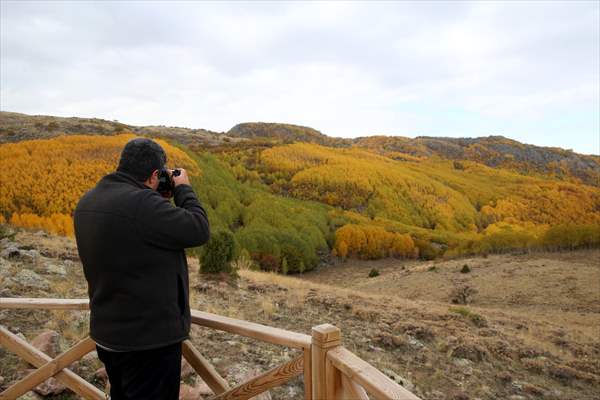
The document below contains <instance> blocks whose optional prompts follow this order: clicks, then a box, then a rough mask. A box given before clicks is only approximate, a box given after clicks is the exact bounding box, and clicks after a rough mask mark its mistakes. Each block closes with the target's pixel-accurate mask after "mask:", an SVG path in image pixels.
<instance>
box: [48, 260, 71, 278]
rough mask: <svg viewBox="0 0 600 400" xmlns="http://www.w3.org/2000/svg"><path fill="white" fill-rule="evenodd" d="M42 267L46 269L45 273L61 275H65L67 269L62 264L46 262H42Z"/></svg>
mask: <svg viewBox="0 0 600 400" xmlns="http://www.w3.org/2000/svg"><path fill="white" fill-rule="evenodd" d="M44 268H45V269H46V273H48V274H54V275H61V276H66V275H67V270H66V269H65V267H63V266H62V265H56V264H50V263H46V264H44Z"/></svg>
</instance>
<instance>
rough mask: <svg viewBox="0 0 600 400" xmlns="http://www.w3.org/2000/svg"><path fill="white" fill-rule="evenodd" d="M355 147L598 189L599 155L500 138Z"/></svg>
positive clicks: (377, 141) (373, 142)
mask: <svg viewBox="0 0 600 400" xmlns="http://www.w3.org/2000/svg"><path fill="white" fill-rule="evenodd" d="M354 143H355V145H357V146H360V147H365V148H368V149H371V150H375V151H377V152H379V153H381V154H384V155H388V156H390V157H392V158H396V157H400V158H402V157H403V156H404V157H405V155H410V156H413V157H418V158H430V157H432V156H438V157H441V158H444V159H447V160H458V161H461V160H469V161H475V162H478V163H482V164H485V165H487V166H489V167H494V168H505V169H509V170H511V171H515V172H518V173H521V174H526V175H527V174H539V175H545V176H551V177H554V178H557V179H561V180H570V179H573V180H575V181H576V182H579V181H580V182H583V183H585V184H587V185H593V186H600V156H598V155H583V154H577V153H575V152H573V151H571V150H564V149H561V148H554V147H540V146H533V145H530V144H524V143H520V142H517V141H516V140H511V139H508V138H505V137H503V136H488V137H481V138H444V137H439V138H436V137H417V138H414V139H409V138H402V137H390V136H369V137H362V138H357V139H355V140H354Z"/></svg>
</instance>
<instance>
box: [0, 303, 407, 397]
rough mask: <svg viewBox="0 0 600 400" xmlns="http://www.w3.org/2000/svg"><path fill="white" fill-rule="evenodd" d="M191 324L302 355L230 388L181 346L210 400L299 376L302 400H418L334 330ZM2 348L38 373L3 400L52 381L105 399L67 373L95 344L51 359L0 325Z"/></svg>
mask: <svg viewBox="0 0 600 400" xmlns="http://www.w3.org/2000/svg"><path fill="white" fill-rule="evenodd" d="M2 308H19V309H27V308H28V309H53V310H87V309H88V300H87V299H32V298H0V309H2ZM192 323H194V324H196V325H200V326H204V327H207V328H212V329H217V330H221V331H225V332H230V333H233V334H238V335H241V336H245V337H248V338H253V339H257V340H260V341H263V342H267V343H272V344H277V345H282V346H288V347H292V348H296V349H299V350H301V351H302V354H301V355H299V356H297V357H295V358H293V359H292V360H290V361H288V362H286V363H284V364H282V365H280V366H278V367H275V368H273V369H271V370H269V371H267V372H264V373H262V374H260V375H258V376H256V377H254V378H251V379H249V380H247V381H246V382H243V383H241V384H239V385H237V386H235V387H233V388H230V387H229V384H228V383H227V381H226V380H225V379H223V377H221V376H220V375H219V373H218V372H217V370H216V369H215V368H214V367H213V366H212V365H211V364H210V363H209V362H208V360H206V358H204V356H203V355H202V354H201V353H200V352H199V351H198V350H197V349H196V348H195V347H194V346H193V345H192V343H191V342H190V341H189V340H186V341H184V342H183V345H182V354H183V357H184V358H185V359H186V360H187V361H188V362H189V363H190V365H191V366H192V368H193V369H194V370H195V371H196V373H197V374H198V376H200V378H202V380H203V381H204V382H205V383H206V384H207V385H208V387H209V388H210V389H211V390H212V391H213V392H214V396H213V397H211V400H217V399H218V400H225V399H229V400H243V399H250V398H252V397H254V396H256V395H259V394H260V393H263V392H265V391H267V390H269V389H271V388H274V387H277V386H280V385H282V384H284V383H286V382H288V381H289V380H290V379H292V378H294V377H296V376H298V375H301V374H302V375H303V378H304V398H305V399H307V400H310V399H312V400H322V399H332V400H337V399H344V400H345V399H361V400H362V399H369V395H371V396H372V397H373V398H375V399H394V400H419V398H418V397H416V396H415V395H414V394H412V393H411V392H409V391H407V390H406V389H404V388H403V387H402V386H400V385H398V384H397V383H396V382H394V381H393V380H391V379H390V378H388V377H387V376H385V375H384V374H383V373H381V372H380V371H379V370H377V369H376V368H375V367H373V366H372V365H370V364H369V363H367V362H366V361H364V360H362V359H360V358H359V357H358V356H356V355H355V354H353V353H352V352H350V351H349V350H348V349H346V348H345V347H343V346H342V338H341V332H340V330H339V329H338V328H336V327H335V326H333V325H330V324H323V325H319V326H315V327H314V328H312V335H311V336H309V335H305V334H302V333H297V332H290V331H286V330H283V329H279V328H273V327H270V326H266V325H261V324H257V323H253V322H248V321H242V320H238V319H234V318H228V317H224V316H220V315H216V314H211V313H207V312H203V311H197V310H192ZM0 345H2V346H4V347H6V348H7V349H8V350H10V351H12V352H14V353H15V354H17V355H18V356H20V357H21V358H22V359H24V360H25V361H27V362H28V363H30V364H32V365H33V366H34V367H36V368H37V369H36V370H35V371H33V372H31V373H30V374H29V375H27V376H25V377H24V378H23V379H21V380H20V381H17V382H15V383H13V384H12V385H11V386H10V387H8V388H7V389H6V390H4V391H3V392H2V393H0V399H1V400H4V399H16V398H18V397H19V396H21V395H23V394H25V393H27V392H28V391H30V390H32V389H33V388H35V387H36V386H37V385H39V384H40V383H42V382H44V381H45V380H46V379H48V378H50V377H54V378H56V379H57V380H58V381H60V382H62V383H63V384H64V385H65V386H67V387H68V388H69V389H71V390H73V391H74V392H75V393H77V394H78V395H80V396H82V397H83V398H85V399H94V400H101V399H106V398H108V396H107V394H106V393H104V392H103V391H101V390H100V389H98V388H97V387H96V386H94V385H92V384H91V383H89V382H87V381H86V380H84V379H83V378H82V377H80V376H79V375H77V374H75V373H74V372H73V371H71V370H69V369H67V367H68V366H69V365H71V364H72V363H73V362H75V361H77V360H79V359H81V358H82V357H83V356H84V355H86V354H87V353H89V352H91V351H93V350H95V347H96V346H95V343H94V341H93V340H92V339H91V338H89V337H86V338H84V339H82V340H81V341H79V342H78V343H77V344H75V345H74V346H73V347H71V348H70V349H69V350H67V351H66V352H65V353H63V354H61V355H59V356H57V357H56V358H54V359H51V358H50V357H49V356H48V355H46V354H44V353H42V352H41V351H39V350H38V349H36V348H35V347H34V346H32V345H31V344H29V343H27V342H26V341H25V340H23V339H21V338H20V337H19V336H17V335H15V334H14V333H12V332H10V331H9V330H8V329H6V328H5V327H4V326H1V325H0ZM367 393H368V394H367Z"/></svg>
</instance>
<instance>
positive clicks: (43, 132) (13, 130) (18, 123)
mask: <svg viewBox="0 0 600 400" xmlns="http://www.w3.org/2000/svg"><path fill="white" fill-rule="evenodd" d="M124 133H135V134H137V135H142V136H148V137H153V138H160V137H162V138H165V139H171V140H174V141H176V142H179V143H185V144H193V143H195V144H203V145H216V144H219V143H221V142H222V140H223V138H224V136H223V135H222V134H219V133H217V132H212V131H208V130H205V129H188V128H178V127H167V126H134V125H127V124H123V123H120V122H118V121H107V120H104V119H99V118H77V117H72V118H63V117H53V116H48V115H27V114H20V113H13V112H6V111H0V144H2V143H10V142H13V143H14V142H19V141H22V140H31V139H44V138H52V137H56V136H60V135H80V134H86V135H106V136H110V135H120V134H124ZM228 140H233V141H235V140H236V139H235V138H233V139H232V138H230V139H228Z"/></svg>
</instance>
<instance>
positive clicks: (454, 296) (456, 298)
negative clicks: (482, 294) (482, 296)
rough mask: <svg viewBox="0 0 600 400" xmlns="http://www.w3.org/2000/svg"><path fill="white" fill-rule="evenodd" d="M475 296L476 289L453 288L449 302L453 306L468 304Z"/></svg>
mask: <svg viewBox="0 0 600 400" xmlns="http://www.w3.org/2000/svg"><path fill="white" fill-rule="evenodd" d="M475 294H477V289H475V288H474V287H471V286H468V285H465V286H459V287H456V288H454V290H453V291H452V293H451V294H450V301H452V303H453V304H469V303H470V302H471V300H472V298H473V296H474V295H475Z"/></svg>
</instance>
